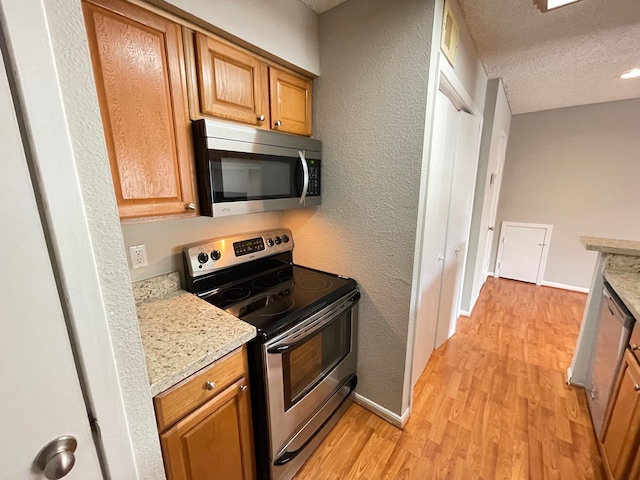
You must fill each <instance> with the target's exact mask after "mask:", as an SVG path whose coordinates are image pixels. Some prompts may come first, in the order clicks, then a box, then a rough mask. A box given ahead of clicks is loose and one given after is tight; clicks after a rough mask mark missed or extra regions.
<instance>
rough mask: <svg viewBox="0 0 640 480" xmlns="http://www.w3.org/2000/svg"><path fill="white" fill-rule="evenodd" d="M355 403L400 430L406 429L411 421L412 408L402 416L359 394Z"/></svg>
mask: <svg viewBox="0 0 640 480" xmlns="http://www.w3.org/2000/svg"><path fill="white" fill-rule="evenodd" d="M353 401H354V402H355V403H357V404H358V405H360V406H361V407H363V408H366V409H367V410H369V411H370V412H371V413H374V414H376V415H377V416H379V417H380V418H382V419H384V420H386V421H387V422H389V423H390V424H392V425H395V426H396V427H398V428H404V426H405V425H406V424H407V421H408V420H409V415H410V414H411V408H410V407H409V408H407V409H406V410H405V411H404V412H403V414H402V416H400V415H398V414H397V413H393V412H392V411H391V410H388V409H386V408H384V407H383V406H381V405H378V404H377V403H376V402H373V401H371V400H369V399H368V398H367V397H363V396H362V395H360V394H359V393H356V394H354V396H353Z"/></svg>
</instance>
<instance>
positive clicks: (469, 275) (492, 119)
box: [461, 78, 511, 313]
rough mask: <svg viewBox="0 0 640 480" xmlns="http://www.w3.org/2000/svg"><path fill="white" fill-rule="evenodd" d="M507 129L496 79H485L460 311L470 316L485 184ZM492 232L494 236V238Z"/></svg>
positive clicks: (484, 223) (483, 242) (478, 279)
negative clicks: (482, 113) (487, 80)
mask: <svg viewBox="0 0 640 480" xmlns="http://www.w3.org/2000/svg"><path fill="white" fill-rule="evenodd" d="M510 129H511V110H510V109H509V103H508V102H507V97H506V95H505V92H504V86H503V85H502V81H501V80H500V79H497V78H496V79H492V80H489V82H488V84H487V95H486V100H485V105H484V124H483V126H482V140H481V143H480V157H479V159H478V176H477V178H476V191H475V196H474V199H473V214H472V218H471V232H470V234H469V250H468V252H467V260H466V261H467V264H466V270H465V275H464V286H463V291H462V302H461V309H462V310H463V311H465V312H468V313H470V312H471V310H472V309H473V306H474V305H475V302H476V300H477V299H478V295H479V294H480V288H481V287H482V285H483V284H484V280H485V279H484V278H482V276H483V272H482V268H483V264H484V259H485V252H486V248H487V235H486V234H487V228H488V227H489V216H490V209H491V203H490V202H491V199H490V197H489V196H488V195H489V194H490V193H491V192H490V187H489V182H490V181H491V174H492V173H497V168H498V162H499V151H498V148H499V141H500V135H502V132H504V133H506V134H507V136H508V135H509V132H510ZM497 231H499V228H497V229H496V232H495V234H496V235H497V234H498V233H497Z"/></svg>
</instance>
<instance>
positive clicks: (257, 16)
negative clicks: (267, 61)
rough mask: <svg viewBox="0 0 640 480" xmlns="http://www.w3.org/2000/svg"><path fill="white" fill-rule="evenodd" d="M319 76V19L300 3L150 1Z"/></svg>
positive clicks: (276, 0)
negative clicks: (202, 22) (188, 16)
mask: <svg viewBox="0 0 640 480" xmlns="http://www.w3.org/2000/svg"><path fill="white" fill-rule="evenodd" d="M151 1H152V3H155V4H158V5H160V6H164V7H165V8H166V7H167V6H173V7H177V8H178V9H180V10H182V11H183V12H186V13H187V14H190V15H193V16H194V17H195V19H196V21H197V19H201V20H203V21H204V22H206V23H208V24H210V25H213V26H214V27H217V28H219V29H221V30H224V31H225V32H228V33H230V34H231V35H233V36H235V37H237V38H239V39H241V40H244V41H246V42H248V43H250V44H252V45H254V46H256V47H258V48H259V49H261V50H264V51H265V52H267V53H270V54H272V55H275V56H276V57H279V58H281V59H283V60H285V61H286V62H289V63H291V64H293V65H296V66H298V67H300V68H302V69H303V70H306V71H307V72H309V73H312V74H314V75H320V48H319V44H318V15H317V14H316V13H315V12H314V11H313V10H311V9H310V8H308V7H307V6H306V5H304V4H303V3H302V2H300V1H299V0H269V1H264V0H207V1H203V0H167V1H166V2H164V1H163V0H151ZM198 23H201V22H198Z"/></svg>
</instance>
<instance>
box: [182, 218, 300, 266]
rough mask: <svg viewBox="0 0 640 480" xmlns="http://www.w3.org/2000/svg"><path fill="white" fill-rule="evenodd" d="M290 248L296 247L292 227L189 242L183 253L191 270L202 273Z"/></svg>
mask: <svg viewBox="0 0 640 480" xmlns="http://www.w3.org/2000/svg"><path fill="white" fill-rule="evenodd" d="M287 250H293V238H292V237H291V232H290V231H289V230H286V229H280V230H268V231H265V232H253V233H248V234H245V235H238V236H235V237H230V238H216V239H213V240H209V241H207V242H203V243H198V244H194V245H189V246H186V247H184V248H183V249H182V255H183V258H184V262H185V266H186V267H187V270H188V274H189V275H191V276H192V277H199V276H201V275H204V274H207V273H212V272H215V271H218V270H222V269H224V268H229V267H233V266H235V265H240V264H242V263H245V262H249V261H251V260H257V259H259V258H264V257H268V256H270V255H275V254H276V253H281V252H285V251H287Z"/></svg>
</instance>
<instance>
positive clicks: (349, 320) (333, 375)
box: [263, 292, 360, 463]
mask: <svg viewBox="0 0 640 480" xmlns="http://www.w3.org/2000/svg"><path fill="white" fill-rule="evenodd" d="M359 299H360V294H359V293H358V292H352V293H351V294H349V295H347V296H345V297H343V298H342V299H341V300H339V301H337V302H335V303H333V304H332V305H330V306H328V307H327V308H325V309H323V310H321V311H320V312H318V313H317V314H315V315H313V316H312V317H311V318H309V319H308V320H306V321H304V322H302V323H301V324H299V325H298V326H296V327H295V328H293V329H291V330H289V331H288V332H285V333H284V334H283V335H280V336H279V337H276V338H275V339H273V340H271V341H269V342H267V343H266V344H265V345H264V347H263V358H264V365H265V373H266V382H265V389H266V392H265V394H266V397H267V404H268V407H267V408H268V417H269V418H268V420H269V430H270V443H271V449H270V450H271V452H270V458H271V460H272V463H273V462H274V461H275V460H277V457H278V456H279V455H282V453H283V449H285V447H286V446H287V445H288V444H289V443H290V442H291V440H292V439H293V438H294V437H296V438H295V443H296V444H297V445H305V444H306V443H308V441H309V440H310V439H311V438H312V437H313V436H315V434H316V432H317V430H319V429H320V428H321V426H322V425H323V424H324V422H325V420H327V418H328V417H330V416H331V415H332V414H333V413H334V411H335V410H336V409H337V407H338V405H337V404H338V403H341V402H339V401H336V400H335V398H337V397H338V396H340V395H337V396H336V394H337V393H339V392H343V391H345V394H342V395H341V396H342V397H345V396H348V394H349V393H351V391H352V390H353V387H355V384H353V387H352V388H350V389H349V388H345V385H346V386H347V387H348V386H349V382H350V381H352V377H353V376H354V374H355V373H356V356H357V348H356V341H357V318H358V314H357V304H358V300H359ZM330 400H331V401H330ZM331 403H336V406H335V407H334V408H333V409H329V411H323V412H322V413H321V415H320V416H318V415H316V414H318V413H320V411H321V410H326V409H323V407H324V406H325V405H328V404H331ZM312 417H313V418H312ZM321 417H326V418H321ZM311 420H313V421H311Z"/></svg>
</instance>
